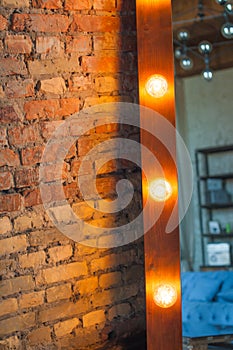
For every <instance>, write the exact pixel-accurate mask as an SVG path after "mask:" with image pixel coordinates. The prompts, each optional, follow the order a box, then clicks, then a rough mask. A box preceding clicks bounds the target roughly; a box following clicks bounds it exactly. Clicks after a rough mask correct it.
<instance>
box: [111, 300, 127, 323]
mask: <svg viewBox="0 0 233 350" xmlns="http://www.w3.org/2000/svg"><path fill="white" fill-rule="evenodd" d="M130 312H131V307H130V305H129V304H128V303H123V304H118V305H115V306H113V307H111V308H110V309H109V311H108V319H109V320H110V321H111V320H113V319H114V318H117V317H119V316H129V315H130Z"/></svg>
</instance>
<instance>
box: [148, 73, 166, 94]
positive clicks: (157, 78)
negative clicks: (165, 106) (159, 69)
mask: <svg viewBox="0 0 233 350" xmlns="http://www.w3.org/2000/svg"><path fill="white" fill-rule="evenodd" d="M167 89H168V84H167V80H166V79H165V78H164V77H163V76H162V75H159V74H154V75H152V76H151V77H149V79H148V80H147V82H146V91H147V92H148V94H149V95H150V96H152V97H156V98H159V97H162V96H164V95H165V94H166V92H167Z"/></svg>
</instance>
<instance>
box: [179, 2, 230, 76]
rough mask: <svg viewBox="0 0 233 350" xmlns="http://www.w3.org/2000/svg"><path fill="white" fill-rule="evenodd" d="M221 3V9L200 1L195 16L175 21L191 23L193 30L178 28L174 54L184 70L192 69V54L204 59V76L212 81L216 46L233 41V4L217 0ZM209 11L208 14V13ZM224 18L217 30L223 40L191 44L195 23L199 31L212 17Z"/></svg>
mask: <svg viewBox="0 0 233 350" xmlns="http://www.w3.org/2000/svg"><path fill="white" fill-rule="evenodd" d="M215 2H216V3H217V4H218V5H219V11H215V10H213V9H210V8H207V7H205V6H204V4H203V0H199V1H198V8H197V10H198V12H197V16H196V17H195V18H191V19H188V20H184V21H180V22H179V21H177V22H173V25H174V26H175V25H176V24H182V25H183V24H188V23H189V24H191V29H192V31H191V30H187V29H185V27H184V28H181V29H179V30H178V32H177V34H176V37H175V38H174V40H173V41H174V45H175V47H174V55H175V58H176V59H177V60H178V61H179V64H180V66H181V68H182V69H183V70H186V71H187V70H192V68H193V66H194V63H193V59H192V56H195V57H196V58H198V59H200V60H202V61H203V71H202V76H203V78H204V79H205V80H206V81H211V80H212V78H213V70H212V69H211V57H212V55H213V52H214V48H215V47H216V46H218V45H226V44H229V43H232V42H233V41H232V40H231V39H233V23H232V21H231V17H232V15H233V4H232V2H231V1H229V0H215ZM206 11H208V12H209V13H210V12H211V13H210V14H209V13H208V15H206ZM217 18H218V19H219V18H222V22H223V23H221V25H220V28H217V31H218V32H219V33H220V35H221V37H222V40H220V41H219V40H218V41H216V42H210V41H209V40H202V41H200V42H199V43H198V44H197V45H191V44H190V41H191V39H192V32H193V33H195V28H194V25H198V26H199V29H198V30H199V31H200V30H201V27H200V25H201V24H203V23H204V22H205V21H208V20H212V19H217Z"/></svg>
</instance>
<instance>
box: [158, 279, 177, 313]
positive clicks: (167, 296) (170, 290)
mask: <svg viewBox="0 0 233 350" xmlns="http://www.w3.org/2000/svg"><path fill="white" fill-rule="evenodd" d="M153 299H154V302H155V304H156V305H158V306H160V307H162V308H168V307H171V306H172V305H174V304H175V302H176V300H177V291H176V288H175V287H173V286H172V285H171V284H167V283H164V284H160V285H158V286H157V287H156V288H155V290H154V295H153Z"/></svg>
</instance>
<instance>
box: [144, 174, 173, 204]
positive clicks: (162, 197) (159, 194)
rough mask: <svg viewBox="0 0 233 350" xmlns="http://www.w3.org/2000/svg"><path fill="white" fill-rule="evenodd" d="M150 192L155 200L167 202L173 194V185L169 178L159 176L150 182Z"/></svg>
mask: <svg viewBox="0 0 233 350" xmlns="http://www.w3.org/2000/svg"><path fill="white" fill-rule="evenodd" d="M149 193H150V195H151V197H152V198H153V199H154V200H155V201H157V202H165V201H166V200H167V199H168V198H169V197H171V195H172V187H171V185H170V183H169V182H168V181H167V180H165V179H163V178H158V179H155V180H154V181H152V182H151V183H150V185H149Z"/></svg>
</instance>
